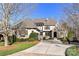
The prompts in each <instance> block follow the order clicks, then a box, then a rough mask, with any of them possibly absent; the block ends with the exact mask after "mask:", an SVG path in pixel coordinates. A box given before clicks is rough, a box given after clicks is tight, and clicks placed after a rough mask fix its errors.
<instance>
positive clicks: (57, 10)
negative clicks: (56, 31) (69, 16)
mask: <svg viewBox="0 0 79 59" xmlns="http://www.w3.org/2000/svg"><path fill="white" fill-rule="evenodd" d="M32 5H34V4H32ZM35 5H36V6H35V8H34V10H31V8H28V7H26V4H25V5H24V6H23V5H22V6H21V7H22V9H24V10H23V12H22V13H20V15H19V16H18V17H17V16H14V17H13V18H14V19H16V18H17V19H18V20H19V19H20V18H22V17H23V16H24V15H25V16H26V18H32V19H34V18H53V19H54V20H56V21H60V20H61V19H62V17H63V14H64V13H63V10H64V8H65V7H69V6H70V4H68V3H65V4H64V3H63V4H62V3H37V4H35ZM27 8H28V11H26V10H27Z"/></svg>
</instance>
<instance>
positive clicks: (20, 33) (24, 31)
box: [19, 29, 28, 37]
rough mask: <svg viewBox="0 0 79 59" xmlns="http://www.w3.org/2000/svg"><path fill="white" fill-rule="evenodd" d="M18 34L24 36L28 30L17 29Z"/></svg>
mask: <svg viewBox="0 0 79 59" xmlns="http://www.w3.org/2000/svg"><path fill="white" fill-rule="evenodd" d="M19 35H20V36H21V37H25V35H28V31H27V30H23V29H22V30H19Z"/></svg>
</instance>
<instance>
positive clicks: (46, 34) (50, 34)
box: [43, 31, 57, 39]
mask: <svg viewBox="0 0 79 59" xmlns="http://www.w3.org/2000/svg"><path fill="white" fill-rule="evenodd" d="M43 38H45V39H52V38H57V32H56V31H54V32H53V31H43Z"/></svg>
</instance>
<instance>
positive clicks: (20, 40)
mask: <svg viewBox="0 0 79 59" xmlns="http://www.w3.org/2000/svg"><path fill="white" fill-rule="evenodd" d="M27 40H28V39H27V38H25V39H24V38H16V42H24V41H27Z"/></svg>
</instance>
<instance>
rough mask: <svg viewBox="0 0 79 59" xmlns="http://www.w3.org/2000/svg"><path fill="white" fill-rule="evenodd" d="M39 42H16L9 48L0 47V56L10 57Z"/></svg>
mask: <svg viewBox="0 0 79 59" xmlns="http://www.w3.org/2000/svg"><path fill="white" fill-rule="evenodd" d="M38 42H39V41H38V40H34V41H25V42H15V43H14V44H12V45H9V46H7V47H5V46H2V44H1V46H0V56H5V55H10V54H13V53H16V52H19V51H22V50H24V49H27V48H29V47H32V46H34V45H35V44H37V43H38Z"/></svg>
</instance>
